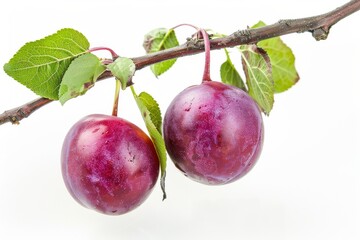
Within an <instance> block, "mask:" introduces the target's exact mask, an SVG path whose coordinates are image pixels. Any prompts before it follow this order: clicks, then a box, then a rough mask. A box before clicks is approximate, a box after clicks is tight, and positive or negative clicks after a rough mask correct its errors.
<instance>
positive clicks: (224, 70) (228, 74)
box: [220, 48, 246, 91]
mask: <svg viewBox="0 0 360 240" xmlns="http://www.w3.org/2000/svg"><path fill="white" fill-rule="evenodd" d="M224 50H225V54H226V61H225V62H224V63H223V64H222V65H221V67H220V76H221V81H222V82H223V83H226V84H230V85H233V86H235V87H238V88H241V89H242V90H244V91H246V87H245V84H244V81H243V80H242V78H241V76H240V74H239V72H238V71H237V70H236V68H235V66H234V64H233V63H232V61H231V59H230V56H229V52H228V51H227V50H226V48H224Z"/></svg>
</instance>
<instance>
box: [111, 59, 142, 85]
mask: <svg viewBox="0 0 360 240" xmlns="http://www.w3.org/2000/svg"><path fill="white" fill-rule="evenodd" d="M107 67H108V69H109V70H110V71H111V72H112V74H113V75H114V76H115V77H116V78H118V79H119V80H120V82H121V88H122V89H123V90H124V89H125V88H126V87H128V86H130V85H131V84H132V77H133V76H134V74H135V71H136V66H135V63H134V62H133V61H132V60H131V59H130V58H124V57H118V58H117V59H116V60H115V61H114V62H113V63H111V64H109V65H108V66H107Z"/></svg>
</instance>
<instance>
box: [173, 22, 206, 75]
mask: <svg viewBox="0 0 360 240" xmlns="http://www.w3.org/2000/svg"><path fill="white" fill-rule="evenodd" d="M181 26H189V27H192V28H195V29H196V30H197V33H196V39H195V40H198V39H199V38H200V37H199V33H200V34H201V37H202V39H203V40H204V48H205V67H204V73H203V79H202V82H209V81H211V77H210V51H211V49H210V39H209V35H208V34H207V32H206V31H205V30H204V29H202V28H198V27H196V26H194V25H191V24H187V23H183V24H179V25H176V26H175V27H173V28H171V29H175V28H177V27H181Z"/></svg>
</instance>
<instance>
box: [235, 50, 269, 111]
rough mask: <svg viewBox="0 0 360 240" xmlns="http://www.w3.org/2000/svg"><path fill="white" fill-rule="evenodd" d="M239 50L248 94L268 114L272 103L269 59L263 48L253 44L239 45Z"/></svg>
mask: <svg viewBox="0 0 360 240" xmlns="http://www.w3.org/2000/svg"><path fill="white" fill-rule="evenodd" d="M240 50H241V56H242V64H243V68H244V72H245V76H246V84H247V87H248V91H249V95H250V96H251V97H252V98H253V99H254V100H255V101H256V102H257V103H258V105H259V106H260V108H261V109H262V111H263V112H264V113H265V114H266V115H268V114H269V113H270V111H271V109H272V107H273V104H274V82H273V79H272V73H271V64H270V59H269V57H268V56H267V54H266V52H265V51H264V50H262V49H261V48H258V47H257V46H256V45H254V44H252V45H243V46H240Z"/></svg>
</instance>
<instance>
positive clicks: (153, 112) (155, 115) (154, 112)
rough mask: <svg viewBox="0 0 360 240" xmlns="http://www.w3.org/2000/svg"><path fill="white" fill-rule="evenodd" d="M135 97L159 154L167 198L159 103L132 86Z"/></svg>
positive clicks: (164, 195) (163, 185)
mask: <svg viewBox="0 0 360 240" xmlns="http://www.w3.org/2000/svg"><path fill="white" fill-rule="evenodd" d="M131 91H132V93H133V96H134V99H135V101H136V103H137V105H138V107H139V110H140V112H141V116H142V117H143V120H144V122H145V125H146V128H147V130H148V132H149V134H150V137H151V139H152V141H153V143H154V146H155V149H156V152H157V155H158V157H159V160H160V168H161V180H160V185H161V189H162V191H163V200H164V199H165V198H166V192H165V176H166V156H167V155H166V148H165V142H164V138H163V137H162V133H161V126H162V118H161V112H160V108H159V105H158V104H157V102H156V101H155V100H154V98H153V97H152V96H151V95H150V94H148V93H146V92H142V93H140V94H139V95H137V94H136V93H135V90H134V87H133V86H131Z"/></svg>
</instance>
